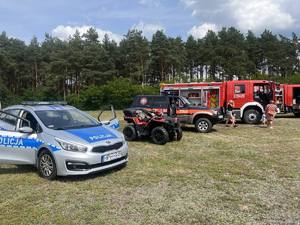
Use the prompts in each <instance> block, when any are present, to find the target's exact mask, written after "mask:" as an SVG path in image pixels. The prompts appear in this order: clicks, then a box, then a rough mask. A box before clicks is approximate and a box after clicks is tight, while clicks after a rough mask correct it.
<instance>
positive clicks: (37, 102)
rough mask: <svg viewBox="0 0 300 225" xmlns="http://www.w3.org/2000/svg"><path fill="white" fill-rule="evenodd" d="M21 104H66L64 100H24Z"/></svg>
mask: <svg viewBox="0 0 300 225" xmlns="http://www.w3.org/2000/svg"><path fill="white" fill-rule="evenodd" d="M21 104H22V105H67V104H68V103H67V102H66V101H24V102H22V103H21Z"/></svg>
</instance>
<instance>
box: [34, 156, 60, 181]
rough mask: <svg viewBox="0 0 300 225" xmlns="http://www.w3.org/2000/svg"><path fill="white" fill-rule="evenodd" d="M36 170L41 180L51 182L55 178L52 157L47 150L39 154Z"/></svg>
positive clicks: (54, 165)
mask: <svg viewBox="0 0 300 225" xmlns="http://www.w3.org/2000/svg"><path fill="white" fill-rule="evenodd" d="M38 170H39V173H40V175H41V176H42V177H43V178H46V179H48V180H53V179H55V178H56V175H57V169H56V164H55V161H54V158H53V156H52V155H51V153H50V152H49V151H47V150H44V151H42V152H41V154H40V156H39V158H38Z"/></svg>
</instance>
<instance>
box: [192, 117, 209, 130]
mask: <svg viewBox="0 0 300 225" xmlns="http://www.w3.org/2000/svg"><path fill="white" fill-rule="evenodd" d="M195 128H196V130H197V132H199V133H208V132H210V131H211V129H212V123H211V121H210V120H209V119H207V118H200V119H198V120H197V121H196V123H195Z"/></svg>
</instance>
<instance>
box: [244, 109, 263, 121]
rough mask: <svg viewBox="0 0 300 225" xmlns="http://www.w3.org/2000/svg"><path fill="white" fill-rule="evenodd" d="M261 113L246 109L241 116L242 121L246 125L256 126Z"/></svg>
mask: <svg viewBox="0 0 300 225" xmlns="http://www.w3.org/2000/svg"><path fill="white" fill-rule="evenodd" d="M261 117H262V115H261V113H260V112H259V111H258V110H256V109H248V110H247V111H246V112H245V113H244V116H243V120H244V122H245V123H248V124H257V123H259V121H261Z"/></svg>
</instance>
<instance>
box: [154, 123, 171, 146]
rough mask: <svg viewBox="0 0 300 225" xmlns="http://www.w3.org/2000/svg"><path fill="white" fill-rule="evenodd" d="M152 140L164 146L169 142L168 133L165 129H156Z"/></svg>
mask: <svg viewBox="0 0 300 225" xmlns="http://www.w3.org/2000/svg"><path fill="white" fill-rule="evenodd" d="M151 139H152V141H153V142H154V143H155V144H158V145H164V144H166V143H167V142H168V141H169V134H168V131H167V130H166V129H165V128H164V127H155V128H154V129H153V130H152V131H151Z"/></svg>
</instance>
